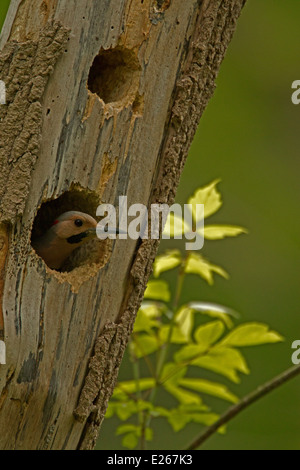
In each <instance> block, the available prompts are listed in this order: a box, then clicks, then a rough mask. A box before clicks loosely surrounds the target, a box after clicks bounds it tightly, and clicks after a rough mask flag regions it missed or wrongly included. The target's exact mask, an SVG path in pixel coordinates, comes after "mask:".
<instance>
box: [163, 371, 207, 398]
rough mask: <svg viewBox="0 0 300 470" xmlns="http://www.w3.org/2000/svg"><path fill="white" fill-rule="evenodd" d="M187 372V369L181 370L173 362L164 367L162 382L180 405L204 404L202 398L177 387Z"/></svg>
mask: <svg viewBox="0 0 300 470" xmlns="http://www.w3.org/2000/svg"><path fill="white" fill-rule="evenodd" d="M186 372H187V368H186V367H181V368H179V367H178V365H177V364H175V363H173V362H171V363H168V364H166V365H165V366H164V368H163V371H162V374H161V377H162V378H161V382H162V385H163V387H164V388H165V390H166V391H167V392H169V393H170V394H171V395H173V396H174V397H175V398H176V399H177V400H178V401H179V402H180V403H183V404H187V405H190V404H196V405H200V404H201V403H202V400H201V397H200V396H199V395H196V394H195V393H191V392H189V391H187V390H184V389H182V388H180V387H178V386H177V384H178V383H179V381H180V380H181V379H183V377H184V376H185V374H186Z"/></svg>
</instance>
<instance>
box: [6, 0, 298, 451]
mask: <svg viewBox="0 0 300 470" xmlns="http://www.w3.org/2000/svg"><path fill="white" fill-rule="evenodd" d="M8 4H9V0H1V3H0V26H1V24H2V21H3V18H4V16H5V13H6V10H7V7H8ZM299 18H300V2H299V1H298V0H285V1H284V2H282V1H280V0H264V1H263V2H262V1H261V0H249V1H248V4H247V5H246V7H245V9H244V11H243V13H242V17H241V18H240V21H239V23H238V28H237V31H236V33H235V36H234V38H233V41H232V43H231V45H230V47H229V50H228V52H227V55H226V58H225V60H224V62H223V65H222V67H221V72H220V75H219V77H218V80H217V89H216V92H215V94H214V97H213V99H212V100H211V102H210V103H209V106H208V108H207V110H206V111H205V113H204V115H203V117H202V119H201V123H200V126H199V129H198V132H197V135H196V137H195V139H194V143H193V145H192V147H191V149H190V152H189V158H188V161H187V164H186V167H185V170H184V172H183V175H182V178H181V183H180V187H179V190H178V194H177V202H179V203H182V204H183V203H184V202H186V200H187V198H188V197H189V196H190V195H191V193H192V192H193V191H194V190H195V189H196V188H198V187H200V186H203V185H205V184H207V183H209V182H211V181H212V180H214V179H215V178H221V179H222V182H221V183H220V184H219V189H220V191H221V193H222V196H223V200H224V205H223V207H222V209H221V210H220V211H219V212H218V213H216V214H215V215H213V216H212V217H211V218H209V219H208V222H210V223H214V222H215V223H232V224H238V225H242V226H244V227H247V228H248V230H249V234H248V235H243V236H240V237H238V238H235V239H226V240H222V241H217V242H206V243H205V246H204V249H203V252H202V253H203V254H204V255H205V256H206V257H207V258H209V260H210V261H211V262H214V263H216V264H219V265H221V266H223V267H224V268H225V269H226V270H227V271H229V273H230V279H229V281H226V280H224V279H223V278H220V277H216V278H215V284H214V286H212V287H210V286H208V285H207V284H205V282H204V281H203V282H202V281H200V280H199V278H198V277H196V276H195V277H194V276H192V275H191V276H189V282H186V283H185V288H184V295H183V298H182V301H183V302H184V301H185V300H186V301H188V300H207V301H214V302H218V303H221V304H224V305H227V306H230V307H233V308H234V309H235V310H238V311H239V312H240V313H241V321H243V322H244V321H260V322H265V323H267V324H269V325H270V326H271V327H272V329H275V330H277V331H278V332H280V333H281V334H282V335H283V336H284V337H285V342H284V343H282V344H278V345H267V346H261V347H254V348H246V349H245V350H244V353H245V355H246V358H247V360H248V364H249V366H250V369H251V375H250V376H244V377H243V380H242V384H241V385H238V386H235V385H232V384H231V383H229V382H226V380H225V379H224V383H226V385H228V386H230V387H231V389H232V390H233V391H234V392H236V393H237V394H238V395H239V396H243V395H245V394H246V393H249V392H250V391H252V390H253V389H255V388H256V387H257V386H258V385H259V384H261V383H263V382H265V381H266V380H269V379H271V378H272V377H273V376H275V375H277V374H278V373H280V372H281V371H283V370H284V369H286V368H288V367H290V366H292V363H291V354H292V350H291V344H292V342H293V341H294V340H297V339H300V322H299V315H300V311H299V279H300V262H299V261H300V247H299V233H300V220H299V208H298V205H299V200H300V197H299V196H300V189H299V174H300V160H299V124H300V117H299V116H300V105H299V106H295V105H293V104H292V102H291V94H292V89H291V84H292V82H293V81H294V80H297V79H298V80H299V79H300V62H299V47H300V38H299ZM170 247H171V248H172V247H173V248H174V245H173V244H172V242H163V243H162V245H161V251H164V250H165V249H166V248H170ZM168 276H169V277H167V279H168V280H169V281H170V282H171V283H172V282H174V280H175V276H174V274H173V273H170V274H169V275H168ZM128 367H129V364H128V361H127V360H126V359H125V360H124V362H123V366H122V370H121V375H120V378H125V377H127V368H128ZM203 376H205V377H209V374H208V373H204V374H203ZM299 396H300V379H294V380H293V381H292V382H290V383H289V384H286V385H285V386H283V387H282V388H280V389H278V390H276V391H275V392H273V394H271V395H269V396H268V397H266V398H264V399H263V400H262V401H260V402H259V403H257V404H255V405H254V406H252V407H250V408H249V409H248V410H247V411H245V412H244V413H243V414H241V415H239V416H238V417H237V418H235V419H234V420H233V421H232V422H231V423H230V425H229V427H228V432H227V434H226V435H225V436H219V435H216V436H214V437H213V438H211V439H210V440H209V441H208V442H207V444H206V445H205V446H204V447H203V448H204V449H212V450H217V449H228V450H246V449H252V450H253V449H265V450H273V449H284V450H300V401H299ZM206 401H207V402H209V400H206ZM210 403H211V405H212V406H213V407H214V408H215V409H216V410H218V411H219V412H222V411H224V410H225V409H226V407H227V404H225V403H222V402H221V403H220V401H219V400H213V399H212V400H211V401H210ZM117 423H118V422H117V420H115V419H110V420H107V421H105V423H104V426H103V428H102V433H101V439H100V440H99V443H98V446H97V448H98V449H121V448H122V447H121V440H120V439H119V438H118V437H115V435H114V433H115V428H116V425H117ZM154 430H155V435H154V440H153V442H152V443H151V448H153V449H181V448H183V447H184V446H185V444H187V443H188V442H189V441H190V440H191V439H192V438H193V437H194V436H195V435H197V434H198V433H199V431H200V428H199V426H197V425H190V426H188V427H187V428H186V429H185V430H183V431H181V432H179V433H177V434H174V433H173V431H171V428H170V427H169V425H168V424H167V423H164V421H162V420H159V421H157V423H156V424H155V427H154Z"/></svg>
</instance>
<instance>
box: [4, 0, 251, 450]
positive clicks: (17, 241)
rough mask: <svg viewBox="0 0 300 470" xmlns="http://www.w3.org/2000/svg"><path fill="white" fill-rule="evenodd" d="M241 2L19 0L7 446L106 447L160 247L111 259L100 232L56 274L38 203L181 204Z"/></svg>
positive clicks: (7, 170)
mask: <svg viewBox="0 0 300 470" xmlns="http://www.w3.org/2000/svg"><path fill="white" fill-rule="evenodd" d="M244 3H245V1H244V0H211V1H205V0H204V1H203V2H202V1H200V0H186V1H185V2H182V0H170V1H169V0H167V1H165V2H161V1H160V2H157V1H155V0H144V1H143V2H141V1H140V0H120V1H119V2H111V1H108V0H101V1H98V2H94V1H92V0H82V1H80V2H78V1H75V0H60V1H56V0H47V1H46V0H23V1H21V2H20V1H19V0H12V5H11V10H10V12H9V15H8V18H7V21H6V23H5V27H4V30H3V33H2V38H1V39H0V45H1V47H2V52H1V53H0V79H2V80H4V81H5V82H7V84H8V96H9V99H8V103H7V106H5V107H4V108H3V109H1V107H0V113H2V115H1V129H0V132H1V133H0V138H1V140H0V152H1V153H0V167H1V169H3V172H4V173H3V175H4V174H5V175H6V177H5V179H3V180H2V181H1V187H0V196H1V198H0V207H1V212H0V220H2V221H5V223H6V224H7V226H8V227H10V229H9V237H10V238H9V250H8V254H7V256H6V263H5V277H4V281H5V282H4V289H3V294H2V307H3V313H4V337H5V342H6V347H7V364H6V365H5V366H0V448H1V449H76V448H80V449H91V448H93V447H94V445H95V441H96V439H97V436H98V432H99V427H100V425H101V422H102V420H103V416H104V414H105V410H106V406H107V403H108V400H109V398H110V395H111V393H112V391H113V386H114V384H115V381H116V379H117V373H118V369H119V365H120V362H121V359H122V356H123V353H124V350H125V347H126V344H127V341H128V338H129V335H130V333H131V330H132V327H133V323H134V318H135V314H136V311H137V309H138V307H139V305H140V302H141V300H142V297H143V292H144V289H145V285H146V282H147V279H148V277H149V275H150V273H151V268H152V263H153V259H154V257H155V254H156V251H157V247H158V241H156V240H144V241H143V242H140V241H135V240H116V241H115V242H113V243H112V244H111V246H110V247H109V250H106V251H105V256H104V255H103V256H102V255H100V252H101V249H100V248H99V247H98V245H100V244H101V243H100V242H99V243H98V245H97V247H94V248H93V249H94V250H95V253H96V255H95V256H94V257H92V258H91V259H90V258H89V257H88V256H87V258H86V260H85V259H84V256H85V254H84V256H83V262H82V260H81V263H82V264H81V265H80V266H76V267H75V268H74V269H73V270H72V271H71V272H66V273H58V272H56V271H51V270H50V269H49V268H48V267H47V266H45V264H44V262H43V261H42V260H41V259H40V258H38V256H37V255H36V254H35V252H34V251H33V249H32V248H31V246H30V238H31V229H32V226H33V222H34V219H35V217H36V215H37V212H38V210H39V208H40V207H41V205H42V203H44V202H46V201H49V200H54V199H57V200H58V201H59V203H58V206H59V205H60V203H61V205H62V206H63V207H65V205H68V204H75V205H76V207H72V209H74V210H76V209H77V210H81V209H85V211H86V212H88V208H89V207H90V212H91V215H95V213H94V212H93V211H94V209H95V206H96V203H97V202H98V203H100V202H105V203H106V202H108V203H112V204H117V202H118V196H119V195H126V196H127V197H128V204H132V203H141V204H145V205H147V206H148V205H149V204H150V203H153V202H167V203H171V202H173V199H174V196H175V192H176V187H177V185H178V181H179V177H180V173H181V171H182V168H183V165H184V161H185V158H186V155H187V152H188V148H189V146H190V144H191V141H192V138H193V136H194V133H195V130H196V127H197V124H198V121H199V119H200V116H201V114H202V112H203V110H204V109H205V106H206V105H207V102H208V100H209V98H210V97H211V95H212V93H213V90H214V86H215V78H216V76H217V73H218V70H219V67H220V64H221V61H222V59H223V57H224V54H225V51H226V49H227V46H228V44H229V41H230V39H231V37H232V33H233V31H234V29H235V25H236V21H237V18H238V16H239V14H240V11H241V8H242V7H243V5H244ZM96 56H98V58H97V59H95V58H96ZM12 65H13V66H14V70H12ZM92 66H93V68H92V71H91V73H90V69H91V67H92ZM14 77H17V80H14ZM112 85H113V86H112ZM88 88H90V89H88ZM17 100H19V101H18V103H20V105H22V106H21V107H20V111H19V112H18V113H17V111H18V110H19V107H17V106H16V102H17ZM11 116H14V118H12V117H11ZM8 124H9V125H8ZM14 172H15V173H14ZM9 178H10V180H9ZM8 180H9V181H10V184H9V185H7V184H6V183H7V181H8ZM1 190H2V193H1ZM8 195H12V196H13V197H11V196H10V197H8ZM43 207H44V206H43ZM70 209H71V207H70ZM47 210H49V208H48V209H47ZM51 210H53V211H57V210H59V207H54V208H52V209H51ZM50 213H51V211H50V212H49V214H50ZM40 220H42V218H41V219H40ZM0 295H1V292H0ZM3 430H5V432H4V431H3Z"/></svg>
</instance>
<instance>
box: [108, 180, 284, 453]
mask: <svg viewBox="0 0 300 470" xmlns="http://www.w3.org/2000/svg"><path fill="white" fill-rule="evenodd" d="M217 184H218V180H216V181H214V182H212V183H211V184H209V185H207V186H205V187H204V188H200V189H198V190H197V191H195V193H194V195H193V196H192V197H190V198H189V200H188V204H190V206H189V207H190V208H191V212H192V220H193V227H196V230H199V231H202V232H201V235H202V236H203V237H204V238H207V239H209V240H220V239H223V238H224V237H228V236H237V235H240V234H241V233H246V230H245V229H244V228H242V227H238V226H232V225H205V227H204V228H203V224H200V223H199V220H198V219H197V217H199V212H198V211H197V210H196V205H197V204H204V217H205V218H207V217H209V216H210V215H212V214H214V213H215V212H217V211H218V210H219V209H220V207H221V206H222V201H221V195H220V193H219V192H218V190H217V188H216V186H217ZM201 215H202V217H203V214H201ZM200 222H201V221H200ZM166 227H168V228H167V230H168V233H167V234H168V235H170V236H174V237H175V236H176V235H178V234H180V233H182V230H183V229H184V230H186V229H187V230H190V231H192V227H187V226H186V222H185V221H183V220H182V219H181V218H180V217H178V215H176V214H171V215H170V216H169V220H168V223H167V224H166ZM197 227H198V229H197ZM199 227H202V228H199ZM165 230H166V229H165ZM164 233H165V231H164ZM170 270H177V281H176V289H175V292H174V294H173V295H171V292H170V287H169V284H168V283H167V282H166V281H165V280H163V279H161V275H163V274H164V273H165V272H167V271H170ZM153 275H154V277H153V278H152V279H151V280H150V281H149V283H148V286H147V289H146V292H145V296H144V301H143V303H142V306H141V308H140V310H139V312H138V315H137V319H136V322H135V327H134V332H133V335H132V338H131V342H130V344H129V357H130V360H131V363H132V367H133V372H132V377H133V379H132V380H127V381H122V382H120V383H118V385H117V387H116V388H115V391H114V394H113V397H112V399H111V401H110V403H109V407H108V410H107V414H106V417H107V418H109V417H111V416H113V415H116V416H117V417H118V418H119V419H120V420H121V421H126V424H125V423H124V424H121V425H120V426H119V427H118V428H117V431H116V433H117V435H122V436H123V438H122V445H123V446H124V447H127V448H130V449H133V448H136V447H137V446H139V447H140V448H141V449H145V448H146V443H147V442H148V441H151V440H152V438H153V429H152V421H153V420H154V419H157V418H160V419H162V418H163V419H166V420H167V421H168V423H169V424H170V426H171V427H172V429H173V431H174V432H177V431H179V430H181V429H183V428H184V427H185V426H187V425H188V423H191V422H195V423H199V424H202V425H204V426H207V427H208V429H207V432H211V433H214V432H216V431H217V432H219V433H224V432H225V427H224V425H223V424H225V422H227V421H225V422H224V423H222V422H220V419H222V418H220V417H219V415H218V414H217V413H215V412H214V411H213V410H211V409H210V407H209V406H208V405H207V404H206V403H205V401H204V396H206V395H210V396H213V397H217V398H219V399H221V400H225V401H227V402H229V403H232V404H234V405H235V407H238V406H239V405H238V403H239V398H238V397H237V396H236V395H235V394H234V393H233V392H232V391H231V390H230V388H228V387H227V386H226V385H224V384H223V383H220V382H219V381H211V380H206V379H204V378H202V377H201V370H203V369H206V370H209V371H211V372H212V373H214V374H216V375H218V376H222V377H225V378H226V379H228V380H229V381H231V382H233V383H235V384H237V383H239V382H240V380H241V379H240V374H249V373H250V371H249V367H248V364H247V361H246V359H245V357H244V355H243V353H242V351H241V348H243V347H244V346H256V345H262V344H267V343H277V342H279V341H282V340H283V338H282V337H281V336H280V335H279V334H278V333H276V332H275V331H272V330H270V329H269V327H268V326H267V325H265V324H262V323H257V322H250V323H244V324H240V325H237V326H235V322H236V321H237V318H238V315H237V313H236V312H235V311H234V310H233V309H231V308H228V307H225V306H223V305H218V304H216V303H210V302H203V301H190V302H188V303H187V304H183V305H181V302H180V301H181V296H182V293H183V291H184V284H185V280H186V278H187V277H188V276H190V275H196V276H198V278H199V279H201V282H202V281H203V280H205V281H206V282H207V283H208V284H209V285H213V282H214V276H215V275H219V276H221V277H223V278H225V279H228V274H227V272H226V271H225V270H224V269H223V268H222V267H220V266H218V265H216V264H214V263H211V262H210V261H209V260H207V259H206V258H204V257H203V256H202V255H200V254H199V253H197V252H193V251H188V252H185V253H184V254H182V253H181V252H180V251H179V250H171V251H167V252H165V253H163V254H162V255H160V256H158V257H157V258H156V260H155V263H154V267H153ZM147 374H149V375H147ZM161 393H163V394H167V395H168V397H169V399H168V402H169V403H170V407H169V408H167V407H164V406H161V405H159V404H158V403H157V401H158V399H160V398H161ZM235 407H234V408H230V410H236V409H238V408H235ZM234 412H235V411H231V413H234ZM135 417H136V418H135ZM200 438H201V439H202V437H200ZM195 443H196V444H197V443H198V441H196V440H195V441H194V443H192V444H191V445H195Z"/></svg>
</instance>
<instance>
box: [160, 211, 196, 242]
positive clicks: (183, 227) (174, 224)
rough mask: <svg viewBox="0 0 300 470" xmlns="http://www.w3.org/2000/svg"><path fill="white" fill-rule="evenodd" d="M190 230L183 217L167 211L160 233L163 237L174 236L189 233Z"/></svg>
mask: <svg viewBox="0 0 300 470" xmlns="http://www.w3.org/2000/svg"><path fill="white" fill-rule="evenodd" d="M191 231H192V227H190V226H189V225H188V224H187V223H186V222H185V220H184V218H183V217H179V216H178V215H177V214H174V213H169V215H168V217H167V220H166V224H165V227H164V230H163V233H162V237H163V238H167V239H168V238H174V237H179V238H181V237H183V234H184V233H189V232H191Z"/></svg>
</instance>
